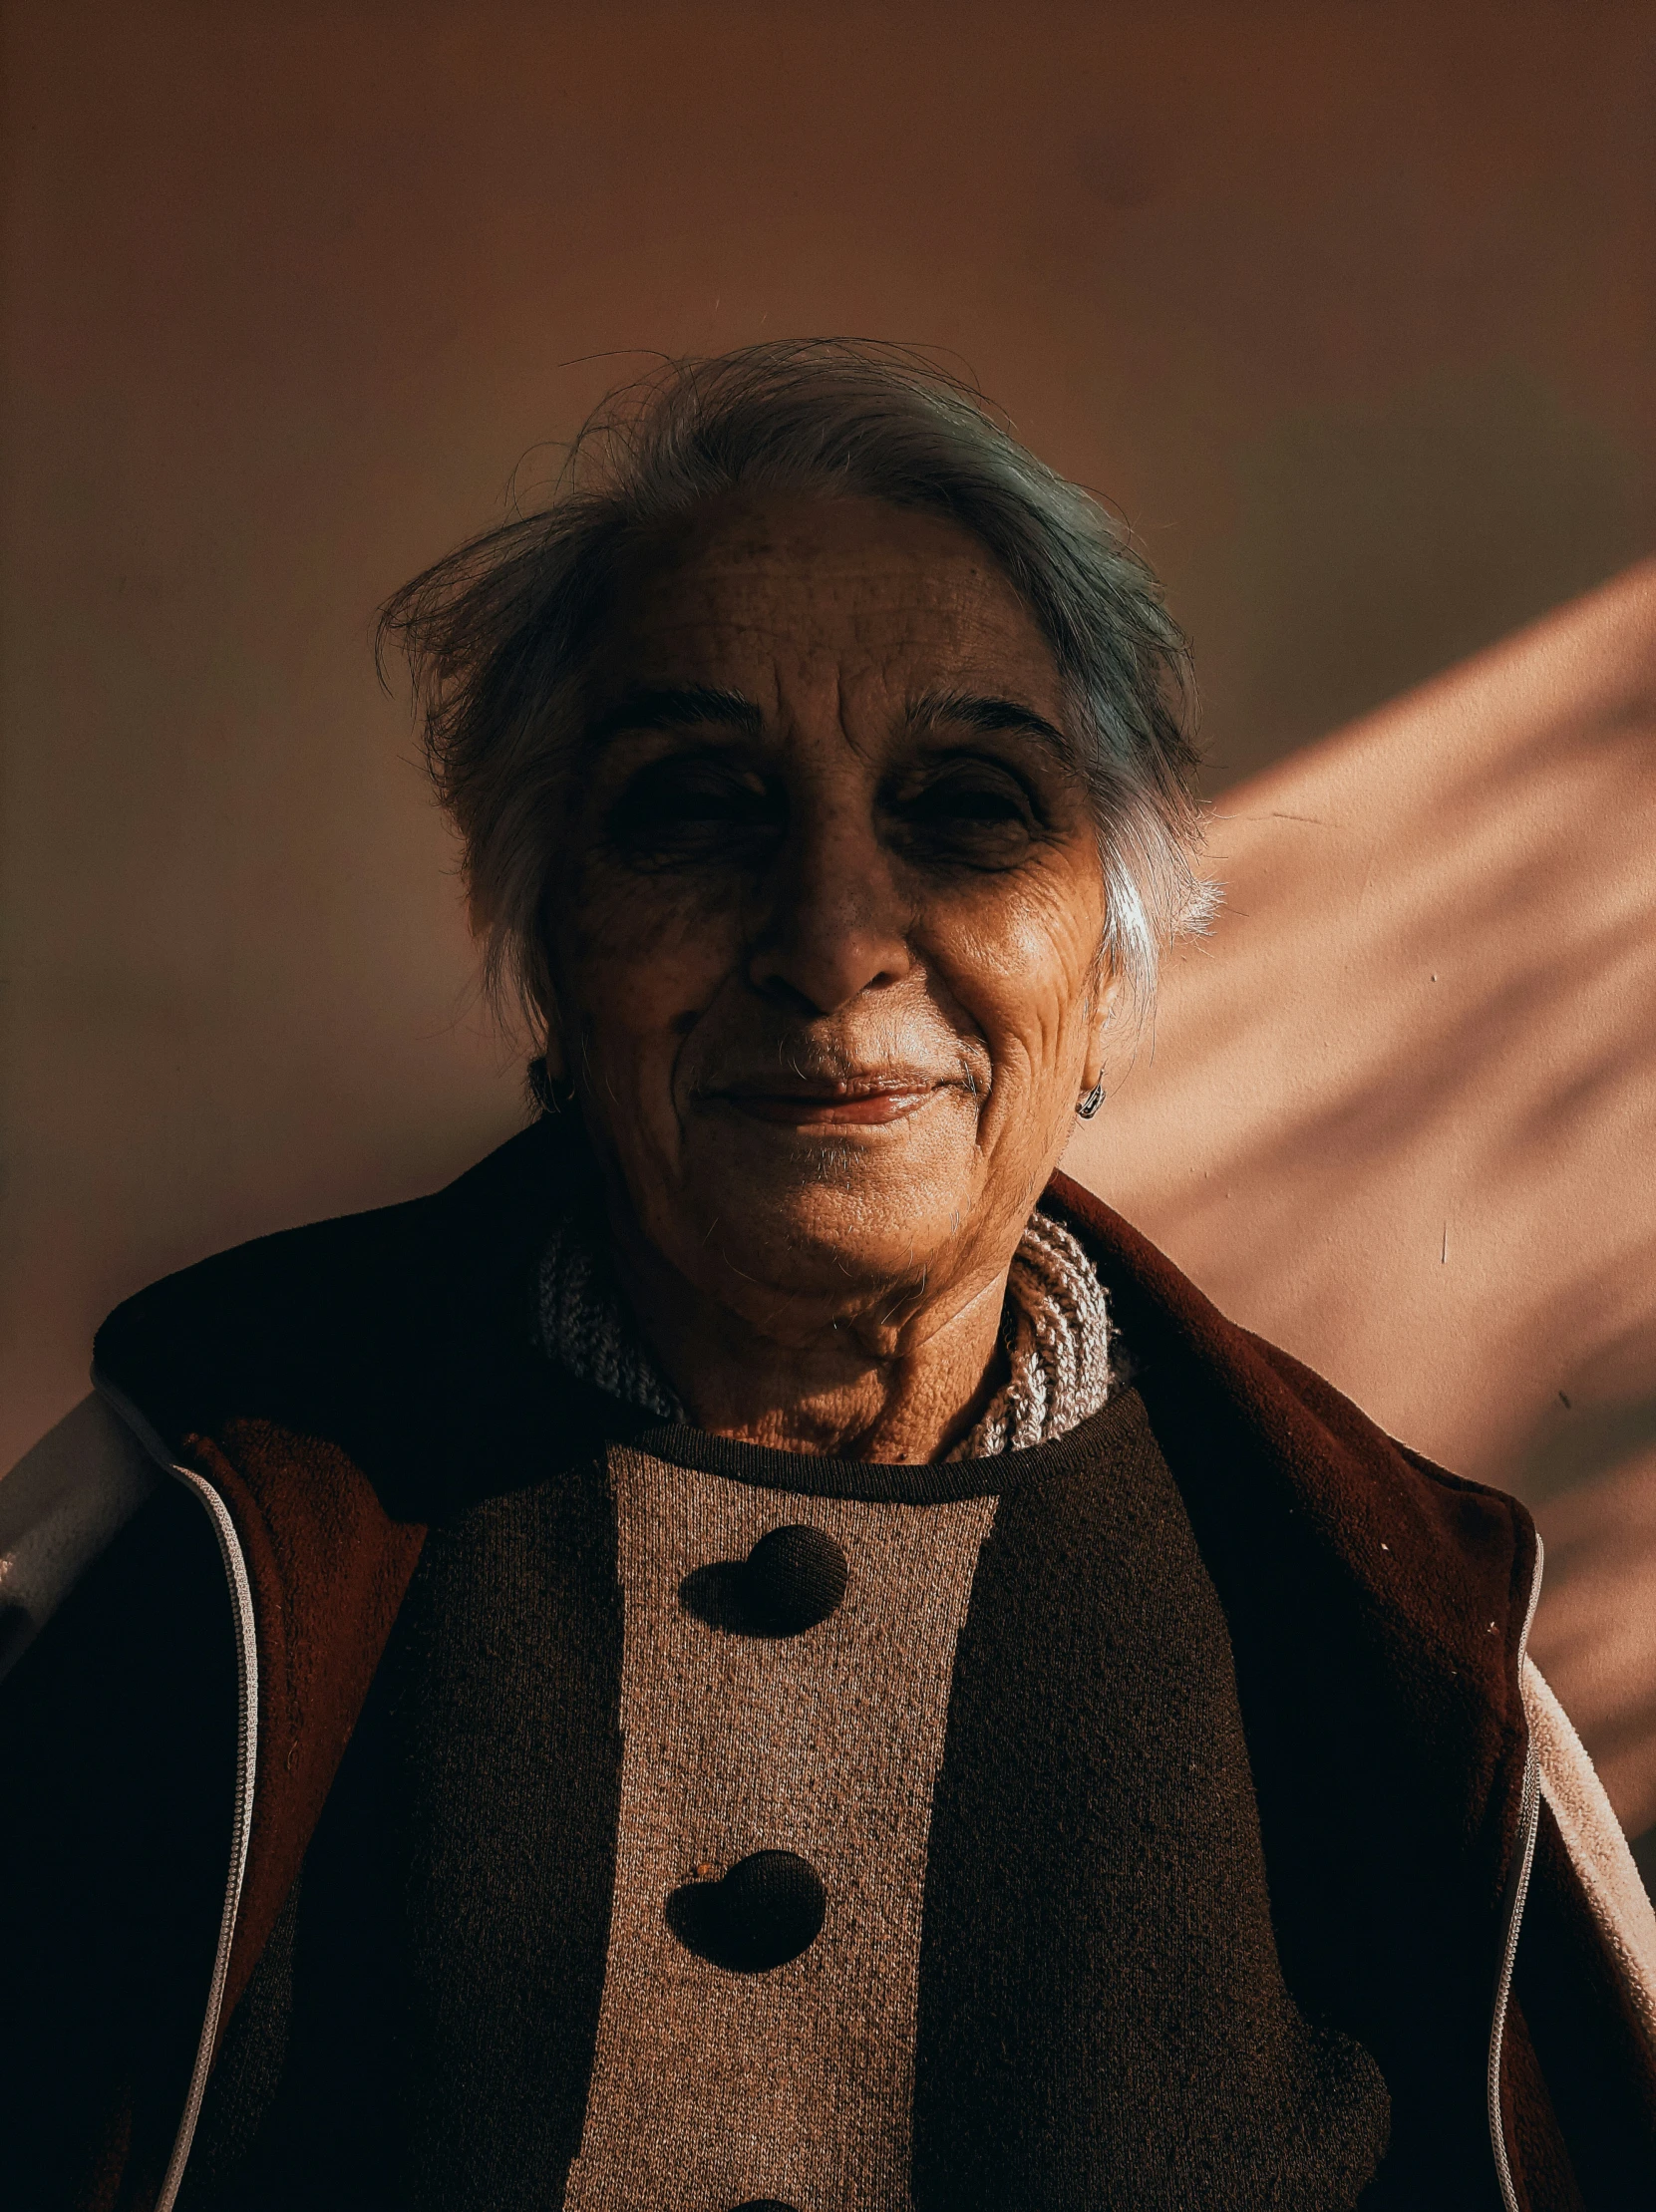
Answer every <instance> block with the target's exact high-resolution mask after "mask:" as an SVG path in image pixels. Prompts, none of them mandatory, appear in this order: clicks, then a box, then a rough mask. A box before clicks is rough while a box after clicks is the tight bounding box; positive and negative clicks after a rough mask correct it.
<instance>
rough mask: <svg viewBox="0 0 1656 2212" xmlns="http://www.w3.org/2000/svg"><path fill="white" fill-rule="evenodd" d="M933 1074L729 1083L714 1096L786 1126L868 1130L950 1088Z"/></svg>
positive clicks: (752, 1115)
mask: <svg viewBox="0 0 1656 2212" xmlns="http://www.w3.org/2000/svg"><path fill="white" fill-rule="evenodd" d="M954 1088H955V1085H954V1084H953V1083H952V1082H939V1081H938V1080H937V1078H936V1077H934V1076H918V1075H911V1074H908V1073H906V1072H905V1073H903V1074H902V1075H897V1076H851V1077H847V1078H845V1079H843V1080H841V1081H837V1082H827V1081H825V1082H814V1081H812V1080H811V1079H809V1078H806V1079H803V1080H800V1081H783V1080H778V1079H777V1078H775V1077H768V1078H766V1079H765V1080H763V1081H761V1082H755V1083H739V1084H732V1085H731V1086H730V1087H729V1088H728V1089H725V1090H721V1091H718V1092H716V1093H715V1094H714V1096H715V1098H717V1099H718V1100H719V1101H720V1102H721V1103H722V1104H723V1105H725V1106H731V1107H733V1108H734V1109H735V1111H736V1112H738V1113H741V1114H745V1115H746V1116H747V1117H748V1118H749V1119H751V1120H755V1121H770V1122H773V1123H775V1124H778V1125H780V1126H782V1127H786V1128H825V1129H845V1128H870V1127H878V1126H880V1125H881V1124H882V1123H885V1122H888V1121H900V1120H903V1119H905V1118H906V1116H907V1115H909V1114H910V1113H913V1112H915V1111H917V1110H918V1108H919V1107H921V1106H925V1105H926V1104H928V1102H929V1101H930V1100H932V1099H934V1098H936V1096H937V1094H938V1093H939V1092H940V1091H945V1090H952V1089H954Z"/></svg>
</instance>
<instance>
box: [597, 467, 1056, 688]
mask: <svg viewBox="0 0 1656 2212" xmlns="http://www.w3.org/2000/svg"><path fill="white" fill-rule="evenodd" d="M639 683H662V684H667V683H701V684H712V685H721V686H728V687H731V688H735V689H739V690H741V691H742V692H743V693H744V694H745V695H746V696H748V697H750V698H753V699H755V700H756V702H757V703H759V704H761V705H768V704H770V703H771V702H772V701H773V700H775V699H777V698H778V697H781V696H790V695H793V694H795V693H798V692H801V691H816V690H821V689H824V688H826V687H828V688H833V689H835V690H836V691H839V692H850V693H855V694H866V695H868V697H869V698H870V701H873V700H876V699H878V698H880V697H891V696H895V697H901V696H905V695H908V694H912V693H916V692H930V691H935V690H936V689H938V688H939V687H947V686H951V685H958V684H962V683H970V684H971V685H972V686H973V687H974V688H984V687H985V686H987V688H990V689H993V690H995V691H996V692H998V693H1007V692H1010V693H1012V694H1014V695H1016V696H1018V697H1019V698H1021V699H1023V700H1024V701H1025V702H1026V703H1027V704H1028V705H1029V706H1031V707H1032V708H1035V709H1037V710H1038V711H1040V712H1041V713H1043V714H1046V715H1048V716H1050V717H1052V718H1053V719H1055V720H1056V719H1058V716H1059V714H1060V713H1061V710H1062V701H1063V690H1062V685H1061V682H1060V679H1059V675H1058V670H1057V667H1056V664H1055V662H1054V659H1053V656H1052V652H1051V649H1050V647H1049V646H1048V644H1047V641H1046V639H1045V637H1044V636H1043V634H1042V632H1041V630H1040V628H1039V626H1038V624H1037V623H1036V621H1035V618H1034V616H1033V615H1032V614H1031V612H1030V611H1029V609H1028V607H1027V606H1026V605H1025V603H1024V601H1023V599H1022V598H1021V597H1020V596H1019V594H1018V593H1017V591H1016V590H1015V589H1014V588H1013V586H1012V585H1011V583H1010V582H1009V581H1008V580H1007V579H1006V577H1005V576H1004V575H1003V574H1002V572H1001V571H1000V569H999V567H998V566H997V565H996V563H995V561H994V559H993V557H992V556H991V555H990V554H989V553H988V551H987V550H986V549H985V548H984V547H983V546H981V545H980V544H979V543H978V541H977V540H976V539H975V538H974V537H972V536H971V535H970V534H969V533H968V532H967V531H965V530H964V529H962V528H960V527H959V526H958V525H956V524H954V523H951V522H949V521H946V520H944V519H942V518H941V517H938V516H933V515H929V514H923V513H915V512H911V511H908V510H905V509H901V508H896V507H891V506H887V505H885V504H884V503H883V502H880V501H877V500H873V499H863V498H845V499H832V500H829V499H821V498H816V499H806V498H789V499H783V498H773V499H768V500H743V501H734V500H733V501H730V502H728V503H726V504H724V505H722V506H721V507H719V508H716V509H713V510H710V511H709V512H708V513H706V514H704V515H702V516H700V517H698V518H697V520H696V521H695V522H694V523H692V524H690V525H688V526H686V527H683V528H681V529H680V530H679V531H678V532H677V533H675V535H674V536H673V537H672V538H670V539H666V540H664V541H661V542H659V543H658V544H657V545H655V546H653V547H651V548H650V549H649V550H648V552H647V553H646V554H645V555H644V556H642V557H641V558H640V559H639V561H638V562H637V564H636V565H635V566H634V567H633V569H632V571H631V573H630V574H629V576H628V577H627V578H626V580H625V582H624V584H623V586H622V587H621V589H620V590H619V591H618V593H617V596H616V599H615V602H614V604H613V607H612V612H611V619H610V622H609V623H608V625H607V626H606V633H605V637H604V641H603V643H602V645H601V646H600V649H599V651H598V653H597V655H596V656H595V659H594V663H593V666H592V670H591V673H590V678H589V687H588V689H589V699H590V701H591V704H592V706H593V707H595V708H601V706H602V704H603V699H604V696H605V694H606V693H613V692H614V691H616V690H618V689H620V688H622V687H630V686H633V685H636V684H639Z"/></svg>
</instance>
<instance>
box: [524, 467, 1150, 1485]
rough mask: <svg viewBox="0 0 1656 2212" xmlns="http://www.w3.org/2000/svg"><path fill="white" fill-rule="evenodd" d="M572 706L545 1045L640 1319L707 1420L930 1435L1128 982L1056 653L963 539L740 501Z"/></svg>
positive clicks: (990, 1343) (682, 556)
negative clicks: (588, 1139)
mask: <svg viewBox="0 0 1656 2212" xmlns="http://www.w3.org/2000/svg"><path fill="white" fill-rule="evenodd" d="M714 695H717V696H714ZM973 701H975V702H983V701H991V702H999V703H1001V704H999V705H997V706H994V707H993V708H987V707H985V706H983V705H981V704H979V705H976V706H973V705H971V704H969V702H973ZM587 707H588V714H587V722H586V737H585V739H584V741H583V744H582V747H581V750H580V752H579V755H578V757H577V760H576V764H575V772H574V774H573V775H572V776H571V778H570V782H569V789H568V801H567V807H566V835H567V844H566V846H565V849H564V851H563V853H562V855H561V858H560V869H559V882H560V885H561V892H560V897H559V900H558V902H557V911H556V913H555V914H554V916H553V917H552V920H551V923H550V929H551V940H550V950H551V954H552V966H553V972H554V976H555V981H556V994H557V1007H556V1019H555V1023H554V1035H553V1037H552V1039H551V1043H550V1052H549V1057H550V1059H551V1063H552V1067H553V1070H554V1072H561V1073H564V1074H566V1075H567V1077H568V1078H569V1080H570V1081H572V1082H573V1084H574V1086H575V1089H576V1093H577V1097H578V1099H579V1103H580V1108H581V1111H582V1113H583V1115H584V1117H585V1120H586V1123H587V1126H588V1129H589V1130H590V1132H591V1134H592V1137H593V1139H594V1142H595V1144H596V1145H597V1148H598V1151H599V1153H600V1156H601V1158H602V1159H603V1162H604V1166H605V1173H606V1183H607V1188H608V1196H609V1205H610V1211H611V1217H612V1222H613V1226H614V1229H615V1234H616V1242H617V1251H618V1255H619V1263H620V1267H621V1272H622V1279H623V1282H624V1284H625V1287H626V1289H627V1292H628V1294H629V1296H630V1298H631V1300H632V1302H633V1305H634V1307H635V1310H636V1311H637V1313H638V1316H639V1318H640V1321H641V1322H642V1324H643V1327H644V1329H645V1332H646V1334H647V1336H648V1337H649V1338H650V1340H651V1342H652V1344H653V1346H654V1348H655V1350H656V1352H657V1354H658V1356H659V1357H660V1359H661V1361H662V1364H663V1366H664V1368H665V1370H666V1372H667V1374H668V1375H669V1376H670V1378H671V1379H672V1381H673V1383H674V1385H675V1387H676V1388H677V1390H678V1391H679V1393H680V1395H681V1397H682V1398H683V1400H684V1402H685V1404H686V1405H687V1407H688V1408H689V1410H690V1412H691V1414H692V1416H693V1418H695V1419H696V1420H697V1421H698V1422H701V1423H702V1424H703V1425H704V1426H707V1427H711V1428H715V1429H719V1430H721V1431H723V1432H725V1433H728V1434H732V1435H738V1436H744V1437H748V1438H750V1439H752V1440H754V1441H759V1442H765V1443H770V1444H774V1445H779V1446H782V1447H784V1448H791V1449H796V1450H819V1451H834V1452H838V1453H841V1454H843V1455H847V1456H860V1457H865V1458H877V1459H909V1460H923V1459H926V1458H929V1457H932V1456H935V1455H937V1454H938V1453H939V1452H941V1451H944V1450H946V1449H947V1448H948V1446H949V1444H950V1443H951V1442H952V1441H954V1440H956V1439H957V1438H958V1437H959V1436H960V1435H962V1434H964V1433H965V1432H966V1431H967V1429H968V1428H969V1427H970V1425H971V1422H973V1421H974V1420H975V1419H976V1417H977V1414H978V1412H979V1411H980V1410H981V1408H982V1406H983V1405H984V1404H985V1403H986V1402H987V1399H988V1397H989V1396H990V1395H992V1392H993V1390H994V1388H995V1387H996V1385H997V1382H998V1380H999V1377H998V1373H997V1363H998V1362H999V1360H1000V1358H1001V1355H1000V1354H999V1352H998V1350H997V1326H998V1321H999V1315H1000V1308H1001V1300H1002V1295H1003V1292H1004V1287H1005V1281H1006V1273H1007V1268H1008V1265H1009V1263H1010V1261H1011V1257H1012V1254H1013V1251H1014V1250H1015V1248H1016V1246H1017V1242H1018V1238H1019V1235H1020V1232H1021V1230H1022V1227H1023V1223H1024V1221H1025V1220H1026V1218H1027V1216H1028V1213H1029V1209H1030V1206H1031V1204H1032V1203H1033V1202H1034V1200H1035V1198H1036V1197H1037V1196H1038V1194H1039V1192H1040V1190H1041V1188H1042V1186H1043V1184H1044V1183H1045V1181H1046V1179H1047V1177H1048V1175H1049V1174H1050V1173H1051V1171H1052V1168H1053V1166H1054V1165H1055V1164H1056V1162H1057V1159H1058V1156H1059V1154H1060V1152H1061V1151H1062V1150H1063V1147H1064V1144H1065V1142H1066V1140H1067V1138H1068V1136H1069V1134H1070V1131H1071V1129H1072V1128H1073V1126H1074V1114H1075V1109H1076V1105H1077V1102H1078V1100H1079V1099H1080V1097H1081V1096H1082V1095H1083V1094H1084V1093H1085V1092H1086V1091H1087V1090H1088V1089H1089V1088H1090V1087H1091V1086H1092V1084H1093V1083H1094V1081H1095V1080H1096V1078H1097V1076H1098V1074H1099V1072H1100V1066H1101V1056H1102V1052H1103V1043H1104V1035H1105V1026H1106V1024H1107V1022H1108V1019H1109V1014H1110V1009H1111V1003H1112V998H1113V990H1112V988H1111V986H1110V984H1109V979H1108V977H1107V976H1106V975H1105V973H1104V971H1103V969H1102V967H1101V961H1100V952H1099V948H1100V945H1101V941H1102V937H1103V930H1104V921H1105V909H1104V888H1103V881H1102V873H1101V869H1100V865H1099V856H1098V849H1097V844H1096V838H1095V831H1094V827H1093V822H1092V818H1091V815H1090V812H1089V808H1088V800H1087V794H1086V791H1085V789H1084V788H1083V786H1082V784H1081V782H1080V780H1079V778H1078V777H1077V775H1076V774H1075V772H1074V770H1073V769H1072V768H1071V767H1070V766H1069V765H1068V762H1067V760H1066V758H1065V757H1064V754H1063V751H1062V750H1061V748H1060V747H1059V746H1058V745H1056V744H1055V742H1054V735H1055V733H1062V732H1063V730H1064V729H1065V726H1066V716H1067V708H1066V703H1065V699H1064V695H1063V688H1062V685H1061V683H1060V680H1059V676H1058V672H1057V669H1056V667H1055V665H1054V663H1053V659H1052V655H1051V653H1050V651H1049V649H1048V647H1047V645H1046V643H1045V640H1044V639H1043V638H1042V636H1041V634H1040V631H1039V630H1038V628H1037V626H1036V624H1035V622H1034V620H1033V618H1032V616H1031V615H1030V614H1029V612H1028V610H1027V609H1026V608H1025V606H1024V604H1023V602H1022V601H1021V600H1020V599H1019V597H1018V596H1017V594H1016V593H1015V592H1014V590H1013V589H1012V587H1011V586H1010V585H1009V584H1008V583H1007V582H1006V581H1005V580H1004V578H1003V577H1002V576H1001V574H1000V573H999V571H998V570H997V569H996V568H995V566H994V565H993V563H992V561H991V560H990V558H989V557H988V555H987V554H986V553H985V552H984V551H983V550H982V548H981V547H980V546H979V545H978V544H977V543H976V541H975V540H974V539H973V538H971V537H970V536H968V535H967V534H966V533H965V532H963V531H962V530H960V529H958V528H957V527H956V526H955V525H953V524H951V523H948V522H946V521H943V520H941V519H934V518H932V517H929V516H923V515H917V514H911V513H904V512H901V511H899V510H896V509H893V508H890V507H887V506H885V505H883V504H880V503H877V502H875V501H872V500H866V499H859V498H845V499H840V500H832V501H825V500H807V499H771V500H769V501H745V502H731V503H728V504H726V505H724V506H722V507H721V508H719V509H716V510H713V511H711V512H709V513H708V514H706V515H705V516H704V517H702V518H701V520H700V521H699V522H698V523H697V524H696V525H695V526H694V528H693V529H691V530H689V531H688V532H681V533H680V535H679V536H678V538H677V539H676V540H675V541H673V542H670V543H668V544H666V545H664V546H663V547H661V548H660V549H658V551H657V552H656V553H655V555H654V556H653V557H652V558H650V559H649V560H648V561H646V562H645V563H643V564H642V567H641V571H640V572H639V573H638V574H637V575H636V576H635V577H634V579H633V581H632V583H631V584H630V586H629V587H628V588H627V589H626V591H625V592H624V593H622V595H621V601H620V606H619V610H618V614H617V617H616V620H615V622H614V624H613V626H612V629H611V632H610V635H609V637H608V638H607V640H606V643H605V647H604V649H603V651H602V652H601V654H600V656H599V658H598V660H597V662H596V664H595V666H594V669H593V671H592V674H591V678H590V681H589V685H588V693H587Z"/></svg>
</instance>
